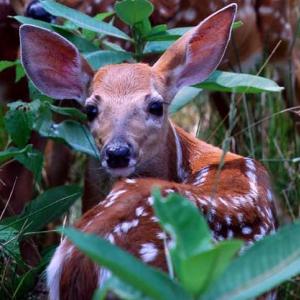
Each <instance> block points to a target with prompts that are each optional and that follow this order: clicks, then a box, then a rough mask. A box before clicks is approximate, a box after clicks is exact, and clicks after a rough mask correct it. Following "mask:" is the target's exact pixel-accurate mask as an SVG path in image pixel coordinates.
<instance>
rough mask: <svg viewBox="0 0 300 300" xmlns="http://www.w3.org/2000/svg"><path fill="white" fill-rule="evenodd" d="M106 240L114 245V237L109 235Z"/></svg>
mask: <svg viewBox="0 0 300 300" xmlns="http://www.w3.org/2000/svg"><path fill="white" fill-rule="evenodd" d="M107 239H108V240H109V241H110V242H111V243H112V244H114V243H115V238H114V235H113V234H112V233H110V234H109V235H108V237H107Z"/></svg>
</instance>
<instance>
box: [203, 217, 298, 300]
mask: <svg viewBox="0 0 300 300" xmlns="http://www.w3.org/2000/svg"><path fill="white" fill-rule="evenodd" d="M299 232H300V223H299V221H298V222H297V223H295V224H290V225H287V226H285V227H283V228H281V229H279V230H278V232H277V233H276V234H274V235H270V236H267V237H265V238H264V239H263V240H260V241H258V242H257V243H256V244H254V245H253V246H252V247H251V248H250V249H249V250H247V251H246V252H245V253H244V254H243V255H241V256H240V257H238V258H236V259H235V260H234V261H233V262H232V263H231V265H230V266H229V267H228V268H227V269H226V271H225V272H224V273H223V275H222V276H221V277H220V278H219V279H218V280H217V281H216V282H215V284H214V285H213V286H212V287H211V288H210V289H209V290H208V291H207V293H205V294H204V295H203V296H202V297H201V298H200V299H201V300H202V299H203V300H214V299H218V300H225V299H226V300H227V299H228V300H229V299H230V300H238V299H239V300H241V299H253V298H255V297H257V296H259V295H261V294H263V293H264V292H266V291H268V290H270V289H272V288H273V287H275V286H277V285H278V284H280V283H282V282H283V281H285V280H288V279H289V278H291V277H293V276H295V275H297V274H300V234H299Z"/></svg>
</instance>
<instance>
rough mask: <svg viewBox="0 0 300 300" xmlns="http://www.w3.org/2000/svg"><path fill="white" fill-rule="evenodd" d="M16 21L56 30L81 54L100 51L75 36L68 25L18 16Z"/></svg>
mask: <svg viewBox="0 0 300 300" xmlns="http://www.w3.org/2000/svg"><path fill="white" fill-rule="evenodd" d="M14 19H16V20H17V21H18V22H20V23H22V24H29V25H34V26H38V27H41V28H45V29H48V30H52V31H53V30H54V31H55V32H57V33H59V34H60V35H62V36H63V37H65V38H66V39H67V40H69V41H70V42H71V43H73V44H74V45H75V46H76V47H77V48H78V49H79V51H81V52H91V51H96V50H97V49H98V48H97V47H96V46H95V45H93V44H92V43H91V42H89V41H87V40H86V39H84V38H82V37H80V36H78V35H76V34H74V33H73V32H70V29H69V28H68V27H67V26H66V25H64V26H61V25H57V24H51V23H47V22H43V21H40V20H35V19H31V18H27V17H22V16H16V17H14Z"/></svg>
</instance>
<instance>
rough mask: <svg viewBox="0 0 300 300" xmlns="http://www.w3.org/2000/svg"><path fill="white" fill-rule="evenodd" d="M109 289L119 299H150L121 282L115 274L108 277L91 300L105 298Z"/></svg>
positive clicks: (102, 299) (103, 299)
mask: <svg viewBox="0 0 300 300" xmlns="http://www.w3.org/2000/svg"><path fill="white" fill-rule="evenodd" d="M109 291H113V293H114V295H116V296H118V297H119V298H120V299H124V300H126V299H128V300H150V299H151V298H148V297H146V296H143V295H142V293H141V292H139V291H138V290H136V289H134V288H132V287H131V286H130V285H128V284H126V283H124V282H122V281H121V280H120V279H118V278H117V277H115V276H112V277H110V278H109V279H108V280H107V281H106V282H105V283H104V286H103V288H102V289H101V290H97V291H96V292H95V294H94V297H93V300H105V299H106V298H105V297H106V295H107V293H108V292H109Z"/></svg>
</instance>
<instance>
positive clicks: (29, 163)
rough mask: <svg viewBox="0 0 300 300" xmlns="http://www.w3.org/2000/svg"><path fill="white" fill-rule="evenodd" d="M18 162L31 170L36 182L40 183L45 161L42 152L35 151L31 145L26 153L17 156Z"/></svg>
mask: <svg viewBox="0 0 300 300" xmlns="http://www.w3.org/2000/svg"><path fill="white" fill-rule="evenodd" d="M16 160H17V161H18V162H20V163H21V164H22V165H24V166H25V167H26V168H27V169H28V170H30V171H31V172H32V174H33V176H34V178H35V180H36V181H37V182H40V180H41V173H42V168H43V161H44V156H43V154H42V153H41V152H40V151H38V150H36V149H33V148H32V145H29V147H28V149H27V151H26V152H24V153H21V154H18V155H17V156H16Z"/></svg>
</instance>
